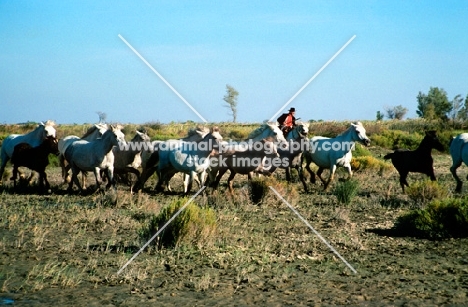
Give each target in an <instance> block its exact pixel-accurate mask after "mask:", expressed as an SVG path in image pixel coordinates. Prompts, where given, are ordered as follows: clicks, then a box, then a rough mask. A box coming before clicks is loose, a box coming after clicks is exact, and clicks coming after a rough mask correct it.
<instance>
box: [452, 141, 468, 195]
mask: <svg viewBox="0 0 468 307" xmlns="http://www.w3.org/2000/svg"><path fill="white" fill-rule="evenodd" d="M467 143H468V133H462V134H459V135H457V136H456V137H455V138H453V139H452V140H450V155H451V156H452V167H450V172H451V173H452V175H453V178H455V180H456V181H457V187H456V189H455V191H456V192H461V189H462V185H463V182H462V181H461V180H460V178H459V177H458V176H457V168H459V167H460V166H461V164H462V163H463V162H464V163H465V165H468V146H466V144H467ZM467 179H468V176H467Z"/></svg>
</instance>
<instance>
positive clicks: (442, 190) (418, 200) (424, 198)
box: [405, 179, 449, 205]
mask: <svg viewBox="0 0 468 307" xmlns="http://www.w3.org/2000/svg"><path fill="white" fill-rule="evenodd" d="M405 191H406V194H407V195H408V197H409V198H410V199H411V200H412V201H413V202H414V203H415V204H419V205H420V204H425V203H428V202H430V201H432V200H435V199H441V198H445V197H447V196H448V193H449V191H448V189H447V188H446V187H444V186H442V185H440V184H439V183H438V182H437V181H431V180H429V179H426V180H422V181H416V182H414V183H412V184H410V186H409V187H408V188H406V190H405Z"/></svg>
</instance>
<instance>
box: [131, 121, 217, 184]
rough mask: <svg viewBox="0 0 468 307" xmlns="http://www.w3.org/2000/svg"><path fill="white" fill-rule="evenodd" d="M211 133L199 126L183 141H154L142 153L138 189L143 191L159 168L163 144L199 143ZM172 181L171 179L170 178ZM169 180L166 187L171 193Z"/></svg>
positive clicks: (192, 129) (190, 131)
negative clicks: (160, 151) (160, 149)
mask: <svg viewBox="0 0 468 307" xmlns="http://www.w3.org/2000/svg"><path fill="white" fill-rule="evenodd" d="M208 133H210V129H209V128H207V127H204V126H197V127H195V128H191V129H189V131H188V133H187V136H186V137H184V138H182V139H178V140H175V139H170V140H167V141H153V142H152V146H151V148H146V150H143V151H142V152H141V168H142V172H141V175H140V180H139V181H138V183H137V184H136V189H137V190H139V189H142V188H143V187H144V185H145V183H146V181H147V180H148V178H150V177H151V176H152V175H153V174H154V172H155V171H156V169H157V167H158V162H159V156H158V155H159V153H158V151H159V147H160V146H161V144H163V143H164V145H163V146H165V145H166V144H169V143H174V142H199V141H201V140H203V138H204V137H205V136H206V135H207V134H208ZM169 180H170V178H169ZM169 180H168V182H167V183H166V187H167V189H168V190H169V191H171V187H170V186H169Z"/></svg>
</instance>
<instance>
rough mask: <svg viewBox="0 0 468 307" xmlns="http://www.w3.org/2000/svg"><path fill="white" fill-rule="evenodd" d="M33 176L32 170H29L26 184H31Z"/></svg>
mask: <svg viewBox="0 0 468 307" xmlns="http://www.w3.org/2000/svg"><path fill="white" fill-rule="evenodd" d="M33 177H34V171H33V170H31V174H29V178H28V185H31V183H32V182H33Z"/></svg>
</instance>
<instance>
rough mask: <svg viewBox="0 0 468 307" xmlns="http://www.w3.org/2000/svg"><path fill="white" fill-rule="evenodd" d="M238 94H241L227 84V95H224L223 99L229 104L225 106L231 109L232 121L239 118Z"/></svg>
mask: <svg viewBox="0 0 468 307" xmlns="http://www.w3.org/2000/svg"><path fill="white" fill-rule="evenodd" d="M237 96H239V92H238V91H236V90H235V89H234V88H233V87H232V86H230V85H229V84H226V95H224V98H223V100H224V101H225V102H226V103H227V104H228V105H227V106H225V107H226V108H230V109H231V115H232V121H233V122H234V123H235V122H236V120H237Z"/></svg>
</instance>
